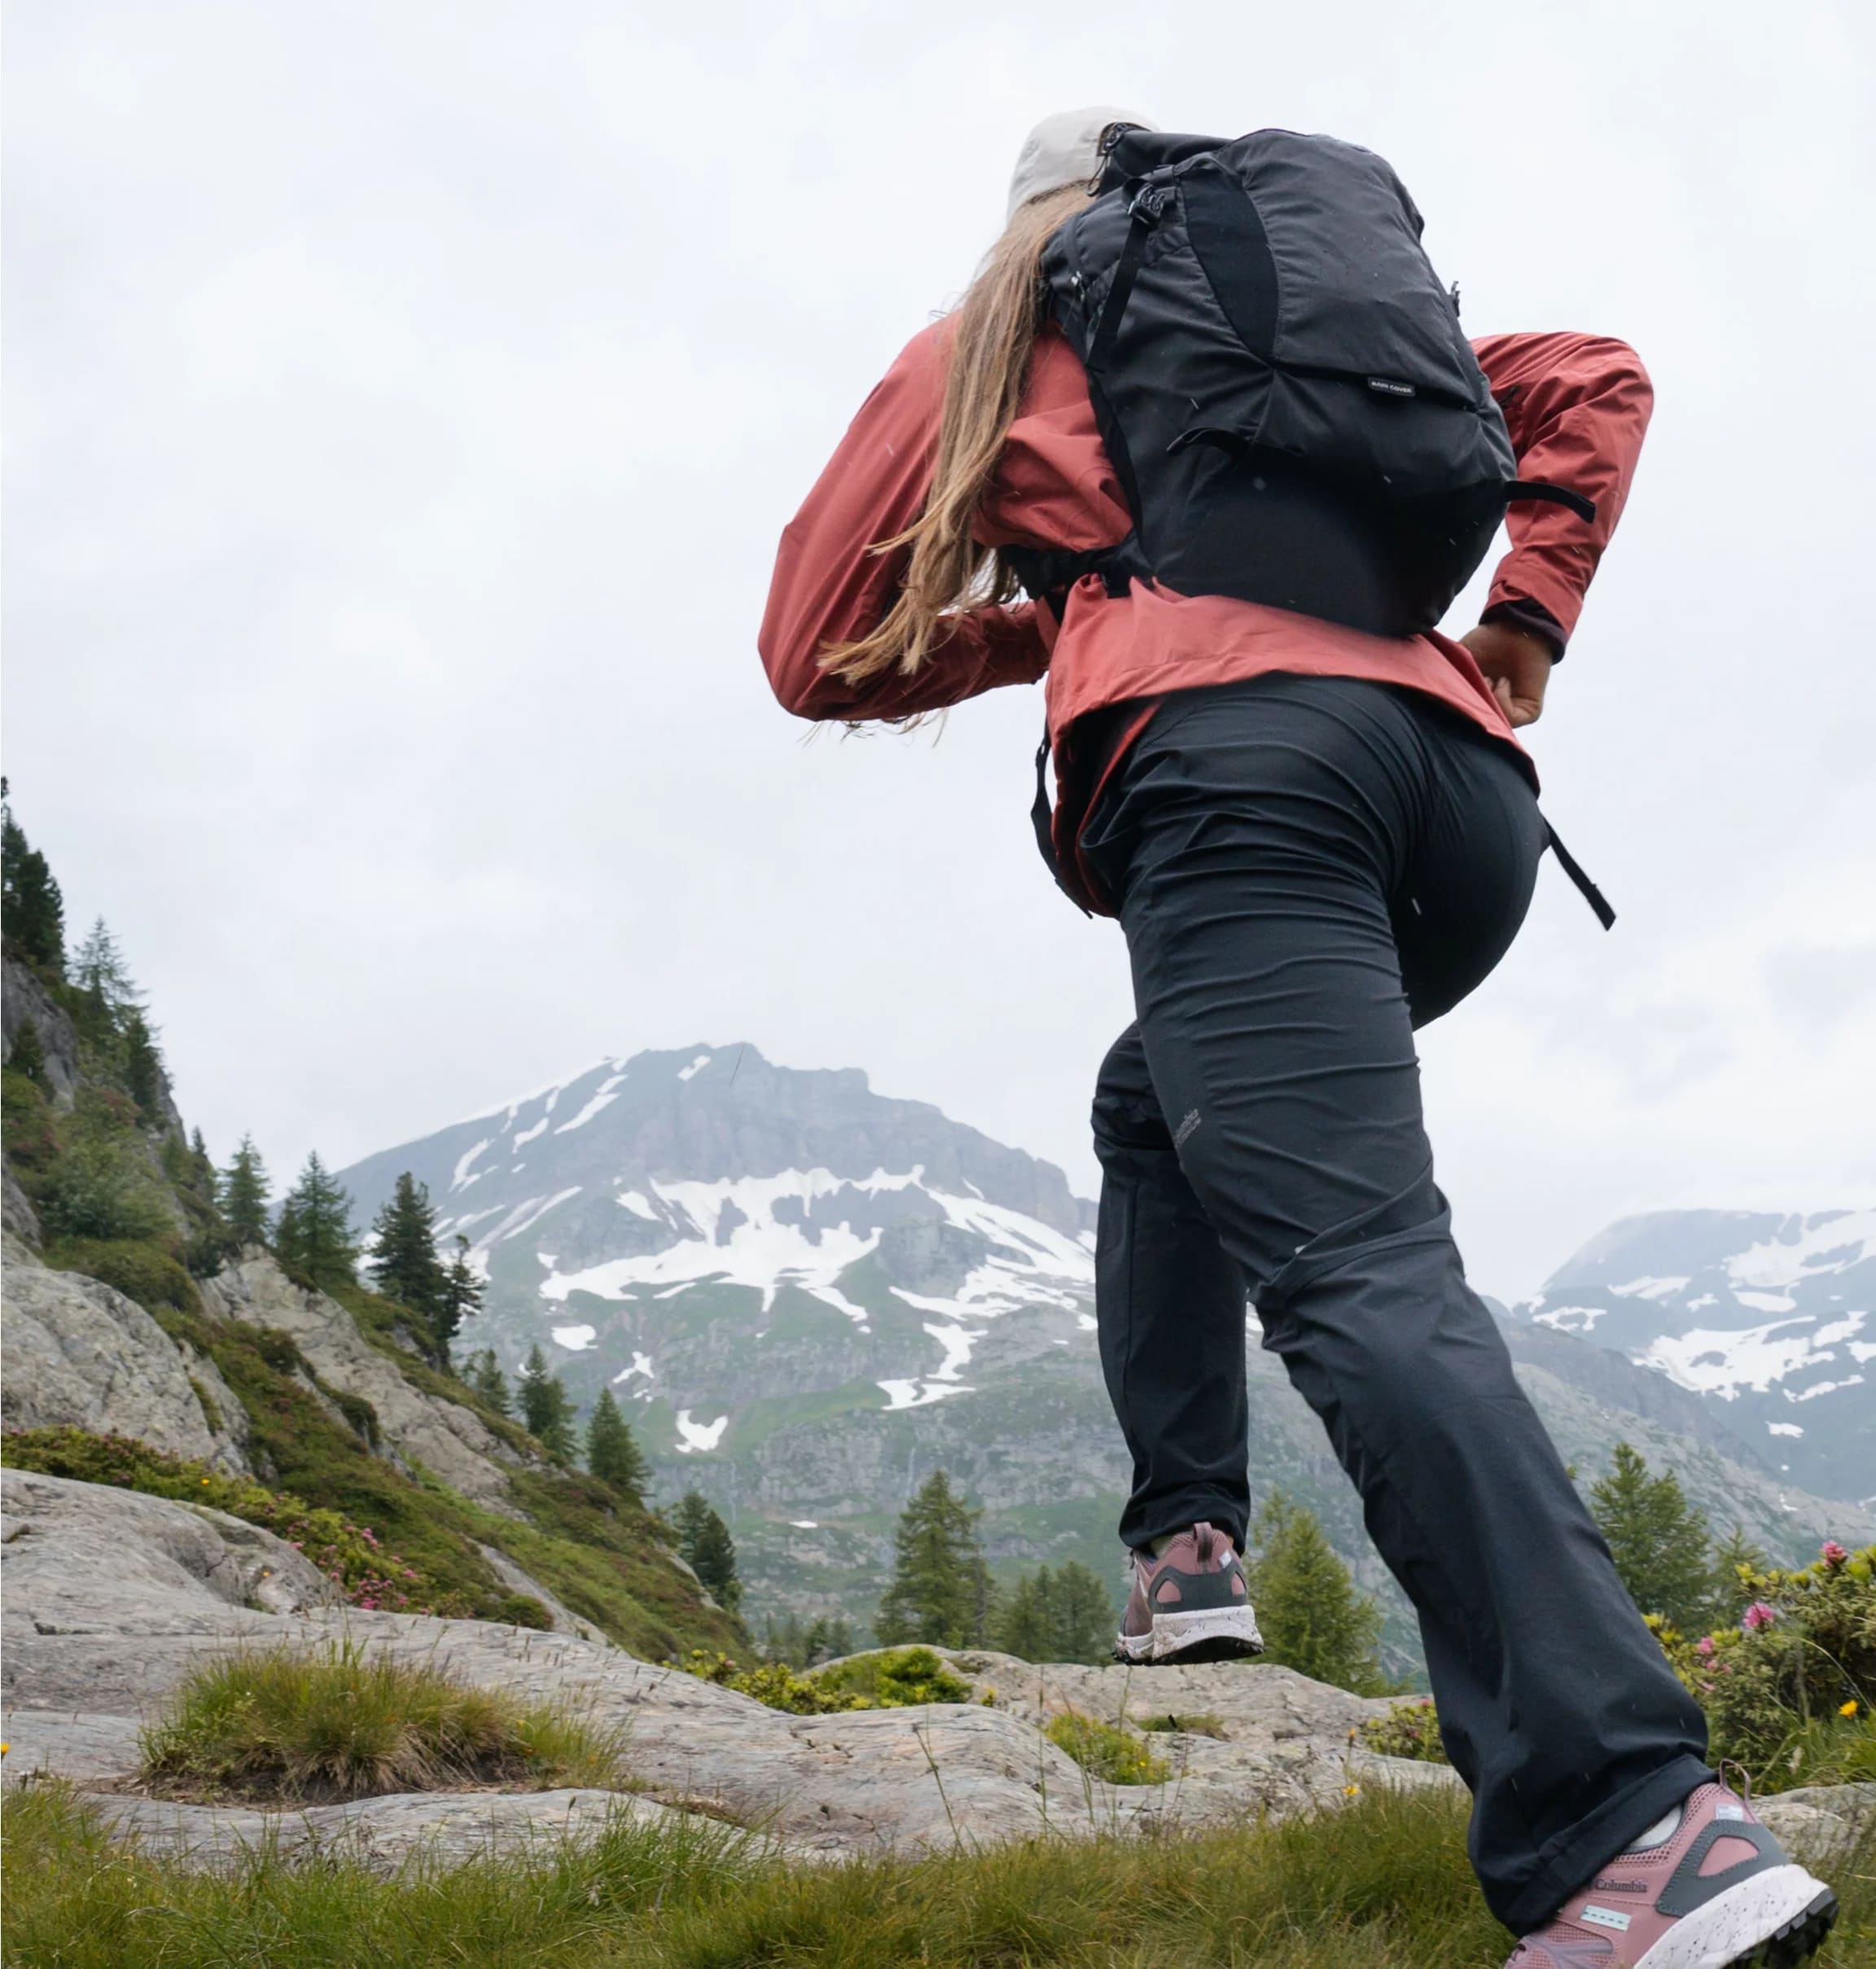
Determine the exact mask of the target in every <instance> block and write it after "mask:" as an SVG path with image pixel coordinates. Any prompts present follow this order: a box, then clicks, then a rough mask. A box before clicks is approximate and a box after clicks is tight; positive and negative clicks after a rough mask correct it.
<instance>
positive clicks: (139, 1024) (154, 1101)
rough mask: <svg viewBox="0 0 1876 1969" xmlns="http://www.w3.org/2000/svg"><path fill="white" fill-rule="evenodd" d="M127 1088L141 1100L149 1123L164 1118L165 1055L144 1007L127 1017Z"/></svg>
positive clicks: (142, 1112)
mask: <svg viewBox="0 0 1876 1969" xmlns="http://www.w3.org/2000/svg"><path fill="white" fill-rule="evenodd" d="M124 1091H125V1093H126V1094H129V1097H130V1098H131V1099H132V1100H134V1102H135V1103H137V1112H138V1113H139V1114H140V1115H141V1116H142V1117H143V1120H144V1122H145V1124H146V1125H148V1126H151V1127H155V1126H156V1125H160V1123H161V1121H162V1120H163V1094H164V1077H163V1055H161V1054H160V1052H158V1051H157V1050H156V1034H155V1033H153V1032H151V1029H150V1021H149V1020H147V1018H146V1017H145V1016H144V1015H143V1013H142V1010H141V1009H140V1008H139V1007H137V1006H132V1007H131V1009H130V1010H129V1012H128V1013H126V1015H125V1020H124Z"/></svg>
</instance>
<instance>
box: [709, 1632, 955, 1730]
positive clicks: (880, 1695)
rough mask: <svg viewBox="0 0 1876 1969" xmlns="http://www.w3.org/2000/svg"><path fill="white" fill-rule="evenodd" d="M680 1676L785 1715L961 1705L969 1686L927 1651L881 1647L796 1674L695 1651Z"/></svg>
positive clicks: (779, 1665) (774, 1664)
mask: <svg viewBox="0 0 1876 1969" xmlns="http://www.w3.org/2000/svg"><path fill="white" fill-rule="evenodd" d="M676 1665H677V1667H679V1668H681V1669H683V1670H684V1671H685V1673H686V1674H690V1675H695V1676H698V1677H701V1678H702V1679H703V1681H705V1682H715V1683H716V1684H717V1686H718V1687H719V1688H724V1689H734V1691H736V1692H737V1694H738V1695H752V1696H754V1697H755V1699H756V1701H757V1702H759V1703H766V1704H768V1705H769V1708H771V1709H785V1710H787V1712H788V1713H789V1714H790V1715H791V1716H835V1715H838V1714H839V1713H840V1712H843V1711H844V1710H848V1709H911V1708H923V1706H924V1705H925V1704H927V1703H967V1702H969V1701H970V1699H971V1688H970V1685H969V1683H967V1682H962V1681H960V1680H959V1679H958V1677H957V1676H955V1675H953V1673H951V1671H950V1670H949V1669H948V1668H946V1667H945V1664H944V1663H943V1662H942V1661H940V1660H939V1658H938V1657H937V1655H935V1654H933V1653H932V1651H931V1649H930V1648H928V1647H888V1648H882V1649H880V1650H879V1651H878V1652H877V1653H874V1654H870V1655H855V1656H854V1657H853V1660H850V1661H843V1662H840V1663H839V1664H837V1665H836V1666H835V1667H833V1668H831V1669H822V1671H821V1673H818V1674H816V1675H803V1674H798V1673H796V1670H795V1669H791V1667H789V1665H788V1664H787V1662H785V1661H763V1662H758V1663H757V1664H756V1665H755V1666H754V1667H752V1668H747V1669H745V1668H743V1667H740V1666H739V1664H737V1663H736V1662H734V1661H733V1660H730V1657H729V1656H728V1655H712V1654H710V1653H708V1652H707V1651H705V1650H704V1649H702V1648H698V1649H695V1650H694V1651H692V1652H691V1653H690V1654H689V1655H686V1656H685V1657H684V1658H683V1659H682V1660H680V1661H679V1662H677V1664H676Z"/></svg>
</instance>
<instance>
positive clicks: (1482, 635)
mask: <svg viewBox="0 0 1876 1969" xmlns="http://www.w3.org/2000/svg"><path fill="white" fill-rule="evenodd" d="M1459 640H1460V641H1461V642H1463V643H1464V644H1465V645H1466V648H1467V649H1469V650H1470V651H1471V652H1472V655H1473V656H1474V658H1475V660H1476V661H1477V663H1478V665H1479V669H1481V670H1483V671H1484V673H1485V681H1486V682H1487V683H1488V684H1489V685H1491V686H1492V695H1493V696H1494V697H1495V698H1497V700H1498V703H1499V706H1500V708H1501V709H1502V711H1503V712H1504V713H1505V715H1506V717H1508V718H1509V719H1510V721H1511V722H1512V724H1513V725H1514V726H1519V725H1535V724H1536V722H1537V721H1538V719H1540V718H1541V717H1543V715H1544V691H1545V686H1547V685H1548V684H1549V682H1550V670H1551V658H1550V651H1549V646H1548V645H1547V644H1545V642H1544V641H1543V640H1542V638H1540V637H1536V636H1530V635H1527V634H1525V633H1524V631H1523V629H1514V628H1513V627H1512V626H1511V625H1510V623H1509V622H1481V623H1480V624H1479V626H1478V628H1476V629H1469V630H1468V631H1467V632H1466V634H1464V635H1463V636H1462V637H1461V638H1459Z"/></svg>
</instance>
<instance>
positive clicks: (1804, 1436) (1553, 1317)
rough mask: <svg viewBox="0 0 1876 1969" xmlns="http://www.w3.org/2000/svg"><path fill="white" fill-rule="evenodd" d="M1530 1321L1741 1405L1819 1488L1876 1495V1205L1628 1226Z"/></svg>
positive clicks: (1549, 1293) (1536, 1306) (1566, 1273)
mask: <svg viewBox="0 0 1876 1969" xmlns="http://www.w3.org/2000/svg"><path fill="white" fill-rule="evenodd" d="M1514 1313H1515V1317H1518V1318H1523V1319H1525V1320H1528V1321H1530V1322H1532V1323H1534V1324H1536V1325H1537V1326H1541V1327H1551V1328H1553V1329H1554V1330H1555V1331H1558V1332H1563V1333H1571V1334H1575V1335H1578V1336H1579V1337H1580V1338H1583V1339H1586V1340H1591V1341H1593V1342H1594V1343H1595V1344H1597V1345H1598V1346H1602V1347H1606V1348H1611V1349H1613V1350H1615V1351H1616V1352H1619V1353H1623V1354H1624V1355H1625V1356H1626V1357H1628V1359H1629V1360H1631V1361H1633V1362H1637V1364H1639V1365H1641V1366H1646V1367H1650V1368H1652V1369H1654V1370H1656V1371H1657V1372H1658V1373H1660V1374H1663V1375H1666V1376H1667V1377H1668V1379H1670V1380H1672V1381H1674V1382H1676V1383H1677V1384H1679V1385H1680V1386H1681V1387H1682V1388H1688V1389H1690V1390H1692V1391H1694V1392H1696V1393H1698V1394H1699V1395H1700V1396H1702V1397H1704V1398H1705V1399H1707V1400H1708V1401H1715V1402H1719V1403H1723V1404H1725V1405H1726V1407H1727V1409H1728V1410H1729V1421H1730V1423H1731V1424H1732V1426H1733V1427H1734V1429H1735V1430H1736V1431H1742V1432H1747V1433H1748V1434H1751V1435H1753V1436H1755V1437H1757V1438H1759V1439H1760V1440H1762V1441H1764V1442H1765V1444H1766V1446H1767V1447H1768V1449H1771V1450H1773V1452H1774V1453H1775V1460H1776V1462H1777V1467H1779V1468H1780V1469H1781V1470H1783V1471H1786V1472H1788V1473H1789V1474H1790V1475H1791V1476H1793V1478H1794V1479H1795V1480H1797V1481H1799V1482H1801V1483H1803V1484H1805V1485H1806V1486H1807V1487H1808V1489H1812V1490H1816V1491H1821V1492H1823V1493H1826V1494H1827V1495H1828V1494H1836V1495H1839V1496H1856V1495H1858V1494H1865V1495H1867V1494H1868V1493H1869V1492H1870V1491H1871V1490H1872V1489H1873V1488H1876V1368H1873V1367H1872V1365H1871V1364H1872V1363H1876V1210H1823V1211H1817V1212H1814V1213H1811V1214H1809V1215H1800V1214H1798V1213H1778V1212H1775V1211H1747V1210H1668V1211H1658V1212H1655V1213H1651V1214H1649V1215H1647V1216H1643V1217H1625V1218H1624V1219H1623V1220H1622V1221H1620V1223H1616V1224H1612V1225H1611V1226H1610V1227H1609V1229H1608V1230H1605V1231H1603V1232H1602V1234H1600V1235H1599V1236H1598V1237H1596V1238H1593V1239H1591V1241H1590V1242H1589V1243H1587V1244H1585V1246H1584V1247H1583V1248H1582V1249H1581V1250H1580V1251H1579V1252H1576V1254H1575V1255H1574V1256H1571V1258H1570V1259H1569V1260H1568V1261H1567V1262H1566V1263H1564V1264H1563V1265H1560V1266H1559V1267H1558V1270H1557V1271H1556V1273H1555V1274H1554V1275H1553V1276H1552V1278H1550V1279H1549V1282H1548V1283H1546V1284H1545V1287H1544V1290H1543V1291H1541V1293H1540V1294H1538V1296H1536V1298H1535V1299H1533V1300H1528V1302H1526V1303H1525V1304H1524V1305H1522V1306H1519V1307H1518V1308H1516V1309H1514Z"/></svg>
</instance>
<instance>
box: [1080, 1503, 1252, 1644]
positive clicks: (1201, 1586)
mask: <svg viewBox="0 0 1876 1969" xmlns="http://www.w3.org/2000/svg"><path fill="white" fill-rule="evenodd" d="M1263 1651H1264V1637H1263V1636H1262V1635H1261V1634H1259V1633H1258V1631H1257V1616H1256V1614H1254V1613H1253V1612H1251V1592H1250V1589H1249V1588H1248V1587H1247V1585H1245V1583H1244V1565H1243V1561H1242V1560H1241V1559H1239V1558H1238V1553H1237V1550H1236V1548H1235V1547H1234V1546H1233V1545H1232V1543H1231V1541H1230V1540H1229V1538H1228V1537H1225V1534H1224V1533H1222V1532H1221V1531H1218V1530H1216V1528H1214V1527H1212V1526H1211V1525H1209V1524H1195V1525H1194V1526H1193V1527H1192V1528H1191V1530H1190V1531H1189V1532H1181V1533H1179V1534H1178V1535H1177V1537H1174V1538H1173V1539H1172V1540H1171V1541H1169V1542H1168V1545H1167V1547H1166V1549H1165V1550H1164V1552H1162V1553H1161V1554H1160V1555H1159V1557H1158V1558H1157V1559H1155V1557H1154V1556H1153V1555H1152V1554H1151V1552H1136V1553H1135V1554H1134V1555H1133V1592H1132V1593H1131V1594H1129V1595H1128V1598H1127V1612H1126V1614H1125V1616H1124V1617H1123V1619H1122V1620H1121V1622H1120V1634H1119V1635H1118V1636H1117V1637H1116V1640H1115V1642H1114V1659H1115V1660H1116V1661H1132V1662H1135V1663H1147V1662H1168V1661H1231V1660H1237V1659H1238V1657H1240V1656H1242V1655H1260V1654H1262V1653H1263Z"/></svg>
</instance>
